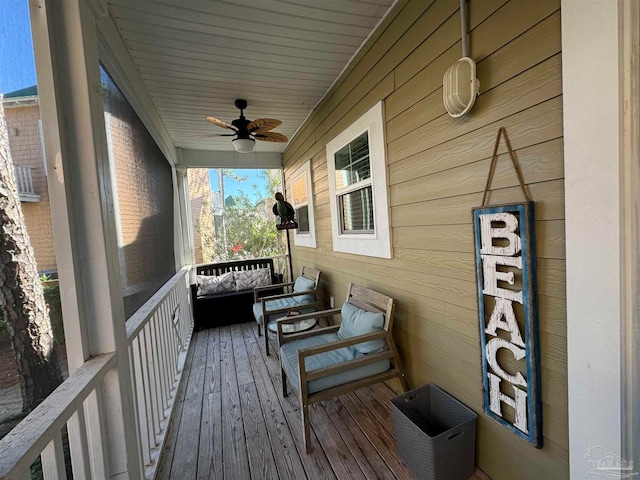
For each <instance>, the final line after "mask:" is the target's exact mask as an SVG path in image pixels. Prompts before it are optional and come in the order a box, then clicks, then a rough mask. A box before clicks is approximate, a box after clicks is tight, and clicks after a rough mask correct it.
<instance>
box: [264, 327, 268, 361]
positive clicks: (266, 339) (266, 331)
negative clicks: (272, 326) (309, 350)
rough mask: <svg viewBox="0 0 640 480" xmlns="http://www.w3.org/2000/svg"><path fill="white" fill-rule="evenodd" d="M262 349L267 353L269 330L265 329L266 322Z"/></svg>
mask: <svg viewBox="0 0 640 480" xmlns="http://www.w3.org/2000/svg"><path fill="white" fill-rule="evenodd" d="M264 350H265V352H267V355H269V332H268V330H267V323H266V322H265V323H264Z"/></svg>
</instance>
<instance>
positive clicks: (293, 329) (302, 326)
mask: <svg viewBox="0 0 640 480" xmlns="http://www.w3.org/2000/svg"><path fill="white" fill-rule="evenodd" d="M298 315H300V312H295V311H292V312H289V313H288V314H287V315H286V316H284V317H280V318H277V319H275V320H272V321H270V322H269V325H267V328H268V329H269V331H270V332H273V333H278V325H277V324H278V320H281V319H283V318H292V317H297V316H298ZM317 324H318V319H317V318H307V319H305V320H300V321H299V322H295V323H287V324H286V325H282V333H284V334H285V335H288V334H291V333H299V332H305V331H307V330H311V329H312V328H313V327H315V326H316V325H317Z"/></svg>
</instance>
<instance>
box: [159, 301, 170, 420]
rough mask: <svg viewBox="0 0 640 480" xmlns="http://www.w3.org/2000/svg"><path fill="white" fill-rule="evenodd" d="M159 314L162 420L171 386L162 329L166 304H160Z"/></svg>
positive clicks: (167, 404)
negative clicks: (162, 386)
mask: <svg viewBox="0 0 640 480" xmlns="http://www.w3.org/2000/svg"><path fill="white" fill-rule="evenodd" d="M160 312H161V314H160V316H159V317H158V323H157V325H156V329H157V330H158V358H160V366H161V369H160V374H161V376H162V382H163V384H164V388H163V390H162V418H163V419H164V418H165V417H166V411H167V408H168V407H169V392H170V391H171V387H172V384H171V382H170V380H169V374H168V372H167V370H168V368H169V359H168V358H167V355H166V353H167V352H166V351H165V340H166V338H167V332H166V330H165V328H164V325H165V322H166V321H167V302H164V303H163V304H162V309H161V310H160Z"/></svg>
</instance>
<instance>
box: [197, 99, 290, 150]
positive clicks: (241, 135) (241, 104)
mask: <svg viewBox="0 0 640 480" xmlns="http://www.w3.org/2000/svg"><path fill="white" fill-rule="evenodd" d="M235 105H236V107H237V108H239V109H240V118H237V119H235V120H233V121H232V122H231V123H227V122H223V121H222V120H220V119H218V118H215V117H205V118H206V119H207V121H208V122H211V123H213V124H214V125H217V126H218V127H222V128H227V129H229V130H233V132H234V133H221V134H214V135H208V136H219V137H236V138H234V139H233V140H232V141H231V143H232V145H233V148H234V149H235V151H236V152H240V153H249V152H252V151H253V147H254V145H255V143H256V140H260V141H262V142H278V143H282V142H286V141H287V140H288V139H287V137H285V136H284V135H283V134H281V133H277V132H271V131H270V130H271V129H273V128H276V127H277V126H278V125H280V124H281V123H282V122H281V121H280V120H276V119H275V118H256V119H255V120H253V121H252V120H248V119H246V118H245V116H244V115H243V110H244V109H245V108H247V101H246V100H243V99H241V98H239V99H237V100H236V102H235Z"/></svg>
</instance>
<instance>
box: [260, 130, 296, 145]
mask: <svg viewBox="0 0 640 480" xmlns="http://www.w3.org/2000/svg"><path fill="white" fill-rule="evenodd" d="M255 137H256V140H260V141H262V142H277V143H282V142H287V141H288V140H289V139H288V138H287V137H285V136H284V135H283V134H281V133H278V132H267V133H257V134H255Z"/></svg>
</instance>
